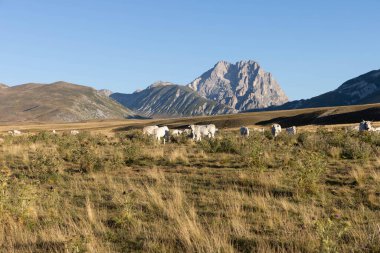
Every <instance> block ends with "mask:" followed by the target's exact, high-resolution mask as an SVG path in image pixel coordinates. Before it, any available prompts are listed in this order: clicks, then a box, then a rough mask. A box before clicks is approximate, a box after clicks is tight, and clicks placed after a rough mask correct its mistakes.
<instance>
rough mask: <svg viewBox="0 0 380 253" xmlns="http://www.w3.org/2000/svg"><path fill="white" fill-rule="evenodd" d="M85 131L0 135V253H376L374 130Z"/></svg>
mask: <svg viewBox="0 0 380 253" xmlns="http://www.w3.org/2000/svg"><path fill="white" fill-rule="evenodd" d="M87 124H88V125H91V126H93V127H95V125H96V124H97V123H96V122H92V123H87ZM104 124H105V125H107V124H108V125H107V126H108V127H110V129H111V128H112V129H116V128H117V129H119V128H121V127H122V125H123V122H115V123H114V124H112V123H104ZM59 126H60V127H61V128H60V129H59V131H58V133H57V134H53V133H51V130H48V129H49V128H50V129H53V128H52V127H57V128H59ZM80 126H82V127H80ZM84 126H85V124H83V125H80V124H78V125H74V127H77V128H79V129H80V134H78V135H75V136H73V135H70V134H69V133H68V129H69V125H58V124H57V125H54V126H48V125H41V126H38V125H31V126H28V127H29V131H25V132H24V134H23V135H21V136H14V137H12V136H9V135H7V134H6V133H5V132H3V133H2V134H0V252H78V253H79V252H380V156H379V155H380V134H376V133H367V132H365V133H359V132H354V131H350V130H347V129H344V127H342V126H335V127H329V128H327V127H315V126H308V127H304V128H300V129H299V133H298V134H297V135H295V136H288V135H287V134H286V133H282V134H281V135H280V136H279V137H277V138H276V139H273V137H272V136H271V134H270V132H269V131H268V130H269V128H266V131H265V132H264V133H261V132H255V131H251V135H250V137H249V138H242V137H240V135H239V132H238V129H237V128H221V127H219V131H218V132H217V136H216V139H214V140H208V139H205V140H202V141H201V142H198V143H195V142H193V141H192V140H191V139H189V138H187V137H186V136H180V137H176V138H174V137H172V138H171V140H170V142H169V143H167V144H166V145H163V144H158V143H157V142H155V141H154V140H152V139H150V138H148V137H145V136H143V135H142V133H141V130H140V129H131V130H127V131H110V130H109V129H103V128H99V129H97V131H95V130H93V131H92V130H88V128H85V127H84ZM72 127H73V126H72ZM6 128H7V129H8V128H11V126H5V127H4V126H3V127H2V128H1V129H0V130H2V131H5V130H6ZM19 128H27V127H19ZM31 129H32V130H31ZM86 129H87V130H86Z"/></svg>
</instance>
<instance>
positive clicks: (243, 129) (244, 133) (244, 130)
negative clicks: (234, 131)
mask: <svg viewBox="0 0 380 253" xmlns="http://www.w3.org/2000/svg"><path fill="white" fill-rule="evenodd" d="M240 135H241V136H243V137H249V128H248V127H245V126H242V127H240Z"/></svg>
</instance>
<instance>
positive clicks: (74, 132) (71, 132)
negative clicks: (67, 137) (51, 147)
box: [70, 130, 79, 135]
mask: <svg viewBox="0 0 380 253" xmlns="http://www.w3.org/2000/svg"><path fill="white" fill-rule="evenodd" d="M70 134H71V135H77V134H79V131H78V130H71V131H70Z"/></svg>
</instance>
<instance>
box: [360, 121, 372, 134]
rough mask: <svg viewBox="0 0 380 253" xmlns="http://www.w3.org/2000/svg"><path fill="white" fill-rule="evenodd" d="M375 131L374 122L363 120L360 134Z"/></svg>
mask: <svg viewBox="0 0 380 253" xmlns="http://www.w3.org/2000/svg"><path fill="white" fill-rule="evenodd" d="M363 131H373V127H372V122H371V121H366V120H363V121H362V122H360V123H359V132H363Z"/></svg>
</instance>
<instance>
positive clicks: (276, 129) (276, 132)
mask: <svg viewBox="0 0 380 253" xmlns="http://www.w3.org/2000/svg"><path fill="white" fill-rule="evenodd" d="M271 130H272V135H273V136H274V137H277V136H278V135H279V134H280V133H281V126H280V125H279V124H273V125H272V129H271Z"/></svg>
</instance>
